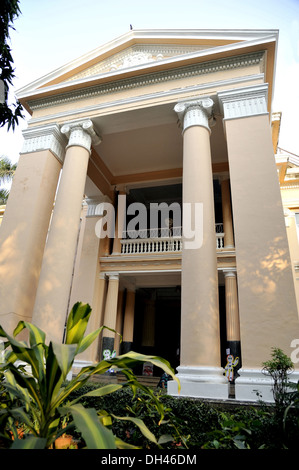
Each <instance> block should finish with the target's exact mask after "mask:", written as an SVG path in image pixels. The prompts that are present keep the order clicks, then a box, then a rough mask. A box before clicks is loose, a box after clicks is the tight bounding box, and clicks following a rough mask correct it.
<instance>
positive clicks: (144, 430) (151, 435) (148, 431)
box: [111, 414, 158, 445]
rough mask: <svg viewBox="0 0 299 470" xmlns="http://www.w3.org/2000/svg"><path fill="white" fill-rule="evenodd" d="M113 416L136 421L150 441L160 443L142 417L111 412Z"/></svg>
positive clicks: (132, 421) (121, 419)
mask: <svg viewBox="0 0 299 470" xmlns="http://www.w3.org/2000/svg"><path fill="white" fill-rule="evenodd" d="M111 416H113V418H115V419H118V420H120V421H130V422H131V423H134V424H135V425H136V426H137V427H138V428H139V429H140V431H141V432H142V434H143V435H144V437H146V438H147V439H148V440H149V441H151V442H154V444H156V445H157V444H158V442H157V439H156V437H155V436H154V434H153V433H152V432H151V431H150V430H149V429H148V427H147V426H146V425H145V424H144V422H143V421H142V419H140V418H132V417H130V416H124V417H122V416H115V415H114V414H111Z"/></svg>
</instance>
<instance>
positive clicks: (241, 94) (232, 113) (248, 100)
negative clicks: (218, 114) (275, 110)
mask: <svg viewBox="0 0 299 470" xmlns="http://www.w3.org/2000/svg"><path fill="white" fill-rule="evenodd" d="M218 99H219V104H220V108H221V110H222V112H223V114H224V119H239V118H242V117H249V116H256V115H261V114H268V109H267V102H268V84H267V83H264V84H262V85H255V86H252V87H245V88H238V89H235V90H229V91H221V92H219V93H218Z"/></svg>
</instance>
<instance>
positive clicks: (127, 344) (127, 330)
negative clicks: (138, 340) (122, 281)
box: [122, 289, 135, 354]
mask: <svg viewBox="0 0 299 470" xmlns="http://www.w3.org/2000/svg"><path fill="white" fill-rule="evenodd" d="M134 313H135V290H133V289H128V290H127V296H126V308H125V314H124V329H123V343H122V353H123V354H124V353H126V352H129V351H131V349H132V344H133V336H134Z"/></svg>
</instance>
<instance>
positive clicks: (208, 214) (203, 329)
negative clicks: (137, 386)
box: [175, 98, 227, 396]
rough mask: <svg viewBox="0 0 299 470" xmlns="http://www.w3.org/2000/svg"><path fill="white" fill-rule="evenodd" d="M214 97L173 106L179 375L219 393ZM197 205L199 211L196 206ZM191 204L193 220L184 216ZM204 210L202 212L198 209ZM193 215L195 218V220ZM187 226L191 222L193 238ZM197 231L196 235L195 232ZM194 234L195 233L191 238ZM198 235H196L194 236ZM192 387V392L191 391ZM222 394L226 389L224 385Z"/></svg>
mask: <svg viewBox="0 0 299 470" xmlns="http://www.w3.org/2000/svg"><path fill="white" fill-rule="evenodd" d="M212 107H213V101H212V100H211V99H210V98H203V99H198V100H194V101H190V102H185V103H180V104H178V105H176V107H175V111H176V112H177V113H178V115H179V118H180V120H181V123H182V128H183V251H182V311H181V365H180V366H179V368H178V371H179V374H178V376H179V378H180V380H181V383H182V384H183V383H184V382H186V383H185V384H184V386H183V385H182V393H183V394H184V387H185V388H186V393H189V391H188V387H189V385H188V384H189V382H190V380H189V379H190V376H192V380H195V389H194V390H193V393H197V394H198V395H199V396H200V395H202V396H204V395H205V394H206V393H207V390H206V387H207V386H209V387H210V388H209V391H208V393H211V394H214V393H215V394H216V395H215V396H219V394H221V393H222V392H221V391H220V389H219V388H218V387H217V390H216V388H215V387H213V384H217V385H218V384H220V383H221V384H222V383H223V382H224V378H223V370H222V369H221V367H220V332H219V305H218V274H217V258H216V246H215V215H214V193H213V176H212V162H211V149H210V127H209V118H210V116H211V113H212ZM197 208H199V213H197V212H196V209H197ZM189 209H190V211H191V214H192V218H191V217H190V218H191V221H190V220H189V219H188V218H187V215H188V210H189ZM200 210H202V212H200ZM194 217H196V220H195V222H194ZM187 226H189V228H190V226H191V227H192V228H193V230H194V227H195V233H196V234H197V243H196V240H195V241H194V240H193V242H192V241H191V240H190V239H189V236H188V237H187V236H186V233H187ZM199 235H200V236H199ZM195 238H196V237H195ZM198 238H199V239H198ZM195 390H196V391H195ZM223 393H224V396H226V395H227V391H226V390H224V392H223Z"/></svg>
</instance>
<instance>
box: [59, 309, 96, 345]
mask: <svg viewBox="0 0 299 470" xmlns="http://www.w3.org/2000/svg"><path fill="white" fill-rule="evenodd" d="M90 315H91V307H90V305H88V304H83V303H81V302H77V303H76V304H75V305H74V306H73V308H72V310H71V311H70V314H69V316H68V320H67V327H66V340H65V342H66V344H79V343H80V342H81V340H82V339H83V336H84V333H85V330H86V327H87V323H88V320H89V317H90Z"/></svg>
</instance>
